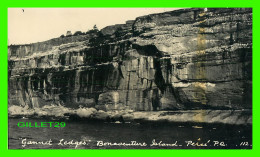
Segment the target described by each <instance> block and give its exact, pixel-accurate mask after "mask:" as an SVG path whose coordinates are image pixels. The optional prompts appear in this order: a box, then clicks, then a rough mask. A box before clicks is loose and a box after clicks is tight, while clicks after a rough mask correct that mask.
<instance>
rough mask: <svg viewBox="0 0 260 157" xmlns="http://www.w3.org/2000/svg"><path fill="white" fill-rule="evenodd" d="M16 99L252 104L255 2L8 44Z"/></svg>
mask: <svg viewBox="0 0 260 157" xmlns="http://www.w3.org/2000/svg"><path fill="white" fill-rule="evenodd" d="M8 64H9V69H8V72H9V78H8V87H9V88H8V93H9V94H8V102H9V106H10V105H18V106H29V107H30V108H35V107H42V106H44V105H62V106H65V107H69V108H78V107H79V106H82V107H94V108H96V109H98V110H104V111H113V110H134V111H159V110H194V109H207V110H224V109H225V110H240V109H249V110H250V109H252V9H249V8H208V9H202V8H198V9H197V8H196V9H195V8H194V9H181V10H176V11H172V12H165V13H160V14H152V15H147V16H142V17H137V18H136V20H134V21H128V22H126V24H120V25H113V26H108V27H105V28H104V29H102V30H101V31H100V32H99V33H98V34H96V35H93V34H92V35H79V36H70V37H64V38H56V39H51V40H48V41H45V42H40V43H33V44H29V45H13V46H9V47H8Z"/></svg>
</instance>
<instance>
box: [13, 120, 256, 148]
mask: <svg viewBox="0 0 260 157" xmlns="http://www.w3.org/2000/svg"><path fill="white" fill-rule="evenodd" d="M19 122H31V124H32V125H34V124H35V122H37V123H38V124H39V123H40V122H59V121H57V120H45V119H33V118H30V119H18V118H9V123H8V127H9V129H8V146H9V149H252V126H251V125H247V126H245V125H224V124H195V123H194V124H193V123H145V124H140V123H106V122H88V121H86V120H82V121H69V120H67V121H64V122H65V123H66V126H65V127H43V128H42V127H38V128H35V127H18V125H17V124H18V123H19ZM60 122H61V121H60ZM50 141H51V142H50Z"/></svg>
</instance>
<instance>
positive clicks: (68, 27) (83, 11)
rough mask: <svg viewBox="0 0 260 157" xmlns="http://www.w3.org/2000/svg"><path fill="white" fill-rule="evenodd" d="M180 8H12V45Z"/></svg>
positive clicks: (99, 27)
mask: <svg viewBox="0 0 260 157" xmlns="http://www.w3.org/2000/svg"><path fill="white" fill-rule="evenodd" d="M176 9H179V8H8V45H10V44H29V43H35V42H40V41H45V40H49V39H51V38H56V37H59V36H61V35H62V34H66V32H67V31H71V32H72V33H74V32H75V31H82V32H86V31H88V30H90V29H92V28H93V26H94V25H95V24H96V25H97V27H98V29H102V28H104V27H106V26H109V25H114V24H124V23H125V22H126V21H127V20H134V19H135V18H136V17H138V16H143V15H148V14H153V13H160V12H166V11H172V10H176Z"/></svg>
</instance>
